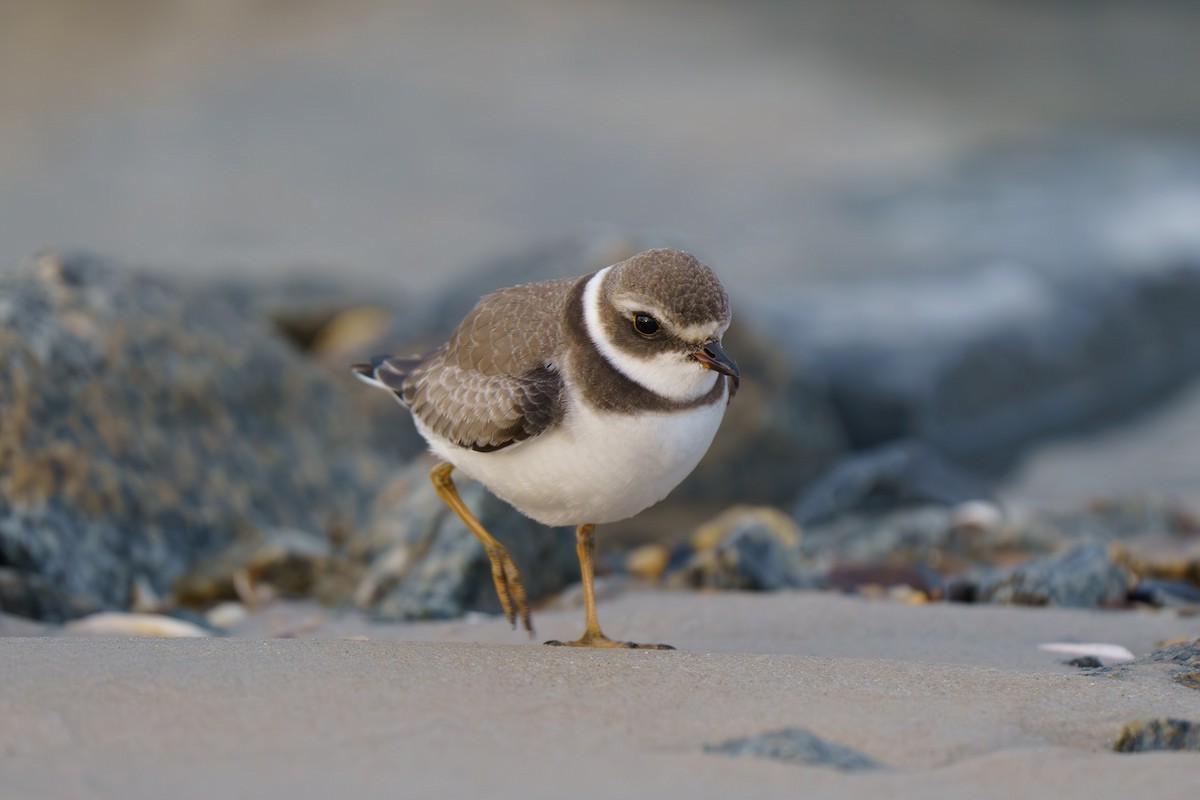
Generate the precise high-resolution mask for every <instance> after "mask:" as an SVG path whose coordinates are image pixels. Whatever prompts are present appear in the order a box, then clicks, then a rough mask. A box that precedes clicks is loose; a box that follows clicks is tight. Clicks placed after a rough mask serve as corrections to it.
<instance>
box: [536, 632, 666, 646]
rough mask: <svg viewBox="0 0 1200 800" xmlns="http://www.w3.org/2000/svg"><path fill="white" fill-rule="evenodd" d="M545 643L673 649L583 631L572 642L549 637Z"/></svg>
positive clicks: (554, 644)
mask: <svg viewBox="0 0 1200 800" xmlns="http://www.w3.org/2000/svg"><path fill="white" fill-rule="evenodd" d="M546 644H548V645H553V646H555V647H618V648H622V649H625V650H674V649H675V648H674V647H672V646H671V645H669V644H639V643H638V642H621V641H618V640H616V639H610V638H608V637H607V636H605V635H604V634H603V633H598V634H593V633H584V634H583V636H581V637H580V638H578V639H576V640H575V641H573V642H560V641H559V640H558V639H551V640H550V641H548V642H546Z"/></svg>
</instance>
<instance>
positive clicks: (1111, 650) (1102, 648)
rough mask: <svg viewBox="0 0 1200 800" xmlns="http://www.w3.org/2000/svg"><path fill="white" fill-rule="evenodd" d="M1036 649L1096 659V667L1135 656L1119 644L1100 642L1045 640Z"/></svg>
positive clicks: (1128, 659) (1119, 662)
mask: <svg viewBox="0 0 1200 800" xmlns="http://www.w3.org/2000/svg"><path fill="white" fill-rule="evenodd" d="M1038 650H1042V651H1045V652H1047V653H1058V654H1060V655H1066V656H1075V657H1076V660H1082V659H1088V658H1091V659H1095V660H1096V661H1097V663H1096V664H1095V666H1097V667H1098V666H1102V665H1107V664H1122V663H1124V662H1126V661H1133V660H1134V659H1135V658H1137V656H1135V655H1134V654H1133V653H1132V652H1130V650H1129V648H1127V647H1123V646H1122V645H1119V644H1103V643H1100V642H1083V643H1081V642H1047V643H1045V644H1039V645H1038ZM1068 663H1071V664H1072V666H1083V665H1082V664H1074V663H1073V662H1068ZM1089 666H1090V665H1089Z"/></svg>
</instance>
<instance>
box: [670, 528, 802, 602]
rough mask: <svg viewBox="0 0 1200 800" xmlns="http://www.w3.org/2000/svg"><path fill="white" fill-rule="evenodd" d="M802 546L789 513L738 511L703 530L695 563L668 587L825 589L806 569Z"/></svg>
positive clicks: (695, 538)
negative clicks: (821, 587)
mask: <svg viewBox="0 0 1200 800" xmlns="http://www.w3.org/2000/svg"><path fill="white" fill-rule="evenodd" d="M799 544H800V531H799V529H798V528H796V527H795V525H794V524H793V523H792V522H791V520H789V519H788V518H787V516H786V515H784V514H783V513H781V512H779V511H777V510H775V509H769V508H751V507H735V508H733V509H730V510H729V511H727V512H725V513H724V514H721V515H720V516H719V517H717V518H716V519H715V520H713V521H712V522H710V523H708V524H706V525H704V526H701V528H700V529H698V530H697V532H696V533H695V534H694V535H693V537H692V553H691V555H690V557H689V558H688V559H687V560H686V561H685V562H684V563H683V564H682V565H681V566H680V567H679V568H678V569H677V570H675V571H673V572H672V573H671V574H670V575H669V576H668V584H669V585H672V586H676V587H691V588H711V589H745V590H755V591H773V590H776V589H794V588H814V587H818V586H821V585H823V584H824V580H823V578H822V577H821V576H820V575H818V574H816V573H814V572H813V571H812V570H810V569H809V568H808V567H806V566H805V564H804V563H803V561H802V558H801V555H800V549H799Z"/></svg>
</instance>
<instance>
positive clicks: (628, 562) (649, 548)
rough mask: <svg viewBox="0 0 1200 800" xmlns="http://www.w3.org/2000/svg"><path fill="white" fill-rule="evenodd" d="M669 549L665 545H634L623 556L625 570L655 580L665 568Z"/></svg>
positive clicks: (669, 554) (669, 552) (669, 553)
mask: <svg viewBox="0 0 1200 800" xmlns="http://www.w3.org/2000/svg"><path fill="white" fill-rule="evenodd" d="M670 556H671V551H670V550H668V549H667V547H666V546H665V545H661V544H644V545H642V546H641V547H635V548H633V549H632V550H630V551H629V553H627V554H626V556H625V571H626V572H628V573H629V574H630V575H636V576H637V577H639V578H647V579H649V580H657V579H658V578H660V577H662V574H663V571H664V570H665V569H666V568H667V561H668V560H669V558H670Z"/></svg>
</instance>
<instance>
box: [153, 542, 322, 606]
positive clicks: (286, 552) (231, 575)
mask: <svg viewBox="0 0 1200 800" xmlns="http://www.w3.org/2000/svg"><path fill="white" fill-rule="evenodd" d="M329 558H330V548H329V543H328V542H327V541H326V540H324V539H321V538H318V537H316V536H314V535H312V534H309V533H305V532H304V531H298V530H292V529H289V528H266V529H263V530H256V531H254V532H253V533H252V534H251V535H249V536H247V537H245V538H242V539H239V540H238V541H235V542H233V543H232V544H230V545H229V546H228V547H226V548H225V549H224V550H222V551H220V552H219V553H215V554H214V555H212V556H209V557H208V558H205V559H203V560H201V561H199V562H197V563H196V564H195V565H194V566H193V567H192V568H191V569H189V570H188V571H187V572H186V573H184V574H183V575H181V576H179V578H178V579H177V580H176V581H175V582H174V584H173V586H172V594H173V595H174V597H175V598H176V600H178V602H180V603H183V604H184V605H189V606H209V605H212V604H213V603H216V602H218V601H220V600H235V599H240V600H242V601H243V602H246V601H247V600H249V601H250V602H253V599H252V598H248V597H245V596H244V595H246V594H250V593H252V592H253V591H254V587H255V586H256V585H258V584H264V583H265V584H268V585H270V586H271V587H272V588H273V589H274V590H277V591H278V593H279V594H281V595H282V596H284V597H309V596H311V595H312V594H313V591H314V589H315V588H316V585H317V581H318V580H319V579H320V577H321V575H322V574H323V573H324V572H325V571H326V569H327V567H328V561H329Z"/></svg>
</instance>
